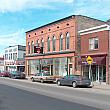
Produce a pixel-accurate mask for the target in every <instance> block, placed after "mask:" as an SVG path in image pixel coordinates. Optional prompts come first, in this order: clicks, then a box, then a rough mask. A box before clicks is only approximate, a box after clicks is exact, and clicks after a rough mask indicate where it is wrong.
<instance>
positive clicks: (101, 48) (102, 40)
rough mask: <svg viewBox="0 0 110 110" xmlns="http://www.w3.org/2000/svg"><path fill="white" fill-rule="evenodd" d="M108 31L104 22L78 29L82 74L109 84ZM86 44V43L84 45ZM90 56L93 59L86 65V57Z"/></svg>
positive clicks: (108, 28) (109, 27) (109, 29)
mask: <svg viewBox="0 0 110 110" xmlns="http://www.w3.org/2000/svg"><path fill="white" fill-rule="evenodd" d="M109 32H110V26H109V25H107V24H105V25H101V26H97V27H93V28H88V29H85V30H81V31H79V34H80V37H81V58H80V59H79V63H80V65H81V69H82V74H83V75H84V76H88V77H89V78H90V79H93V81H96V82H100V81H102V82H105V83H107V84H109V82H110V74H109V36H110V35H109ZM85 44H86V45H85ZM88 56H90V57H91V58H92V59H93V62H92V64H91V70H89V69H90V65H88V63H87V61H86V59H87V57H88Z"/></svg>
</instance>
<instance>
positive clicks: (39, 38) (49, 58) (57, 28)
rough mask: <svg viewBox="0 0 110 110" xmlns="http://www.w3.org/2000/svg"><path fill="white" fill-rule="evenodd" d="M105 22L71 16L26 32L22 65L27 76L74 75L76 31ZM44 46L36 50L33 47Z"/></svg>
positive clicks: (78, 48) (79, 43)
mask: <svg viewBox="0 0 110 110" xmlns="http://www.w3.org/2000/svg"><path fill="white" fill-rule="evenodd" d="M103 24H105V22H103V21H100V20H96V19H93V18H90V17H86V16H81V15H72V16H69V17H66V18H63V19H60V20H57V21H55V22H52V23H49V24H46V25H44V26H41V27H38V28H35V29H32V30H29V31H27V32H26V57H25V62H26V64H25V67H26V73H27V75H30V74H35V73H37V72H41V71H49V73H50V74H51V75H60V76H64V75H67V74H76V73H77V70H78V69H80V66H78V64H77V59H78V56H79V55H80V50H81V40H80V35H79V33H78V32H79V31H80V30H84V29H87V28H92V27H94V26H100V25H103ZM35 46H37V47H43V53H40V52H38V53H35V51H34V47H35Z"/></svg>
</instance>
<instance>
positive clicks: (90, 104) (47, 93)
mask: <svg viewBox="0 0 110 110" xmlns="http://www.w3.org/2000/svg"><path fill="white" fill-rule="evenodd" d="M91 91H92V92H91ZM43 109H45V110H110V94H102V93H97V92H96V93H95V92H93V89H92V88H88V91H83V90H82V89H77V88H72V87H65V86H61V87H59V86H57V85H54V84H53V85H52V84H45V83H43V84H42V83H36V82H35V83H33V82H29V81H19V80H15V79H4V78H0V110H43Z"/></svg>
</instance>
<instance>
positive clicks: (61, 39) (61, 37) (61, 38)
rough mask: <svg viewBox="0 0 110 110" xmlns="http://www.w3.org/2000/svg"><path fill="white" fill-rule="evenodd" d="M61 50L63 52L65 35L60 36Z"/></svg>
mask: <svg viewBox="0 0 110 110" xmlns="http://www.w3.org/2000/svg"><path fill="white" fill-rule="evenodd" d="M60 50H63V34H61V35H60Z"/></svg>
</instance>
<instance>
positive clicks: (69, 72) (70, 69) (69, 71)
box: [68, 64, 73, 75]
mask: <svg viewBox="0 0 110 110" xmlns="http://www.w3.org/2000/svg"><path fill="white" fill-rule="evenodd" d="M71 74H73V67H72V64H69V66H68V75H71Z"/></svg>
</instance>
